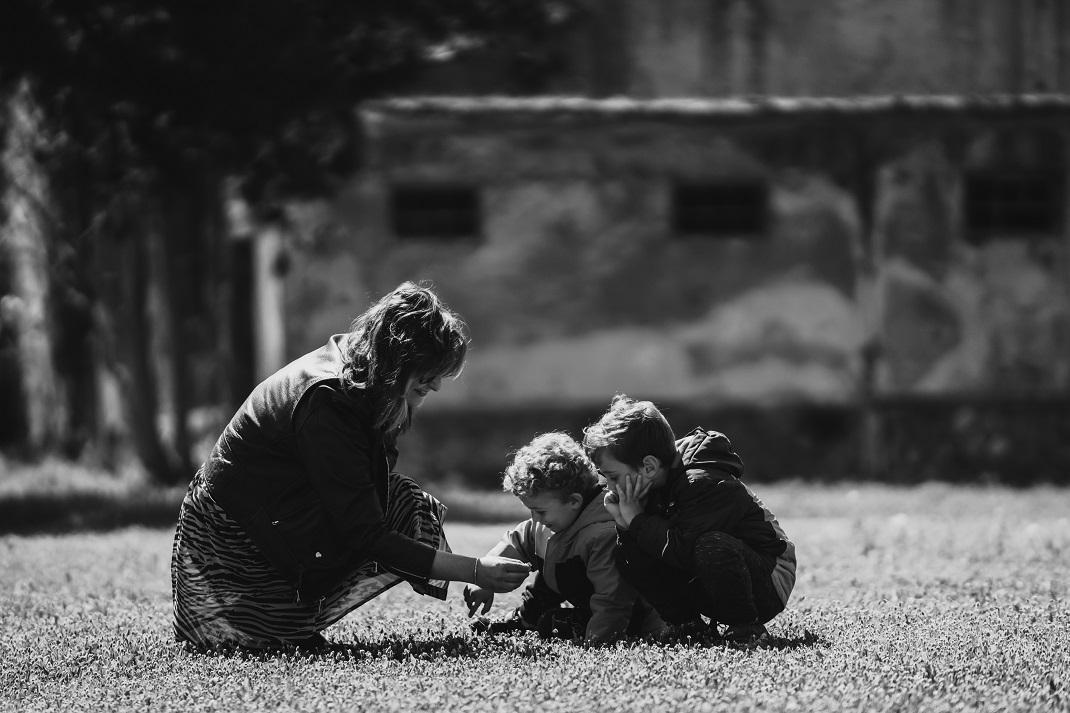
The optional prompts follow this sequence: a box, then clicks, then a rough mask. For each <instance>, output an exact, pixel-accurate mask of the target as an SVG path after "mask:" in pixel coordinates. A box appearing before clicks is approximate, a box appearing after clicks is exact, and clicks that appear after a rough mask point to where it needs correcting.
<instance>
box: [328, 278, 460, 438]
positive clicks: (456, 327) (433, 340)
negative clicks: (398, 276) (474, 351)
mask: <svg viewBox="0 0 1070 713" xmlns="http://www.w3.org/2000/svg"><path fill="white" fill-rule="evenodd" d="M466 332H467V328H466V326H465V324H464V322H463V321H462V320H461V318H460V317H458V316H457V315H456V314H455V313H454V312H453V311H452V310H451V309H450V308H449V307H447V306H446V305H445V304H444V303H443V302H442V301H441V300H440V299H439V298H438V296H437V295H436V294H435V293H434V292H432V291H431V288H430V287H426V286H423V285H417V284H415V283H413V282H403V283H401V284H400V285H398V286H397V288H395V289H394V290H393V291H391V292H389V293H387V294H386V295H383V297H382V298H381V299H380V300H379V301H378V302H376V303H375V304H374V305H372V306H371V307H369V308H368V309H367V310H366V311H365V312H364V313H363V314H361V315H360V316H359V317H357V318H356V319H355V320H353V324H352V326H351V327H350V331H349V334H348V335H346V339H345V341H344V342H343V344H342V350H343V357H344V361H345V366H344V367H343V368H342V385H343V388H344V389H345V390H346V391H351V390H353V389H363V390H364V391H365V392H366V393H368V395H369V396H370V397H371V399H372V403H373V404H374V408H375V412H376V426H378V427H380V428H389V427H391V426H392V425H393V424H395V423H397V422H398V421H399V420H400V418H399V417H400V416H401V415H402V412H403V410H404V409H406V408H407V407H406V404H405V398H404V397H405V388H406V386H408V382H409V378H410V377H415V378H417V379H419V380H422V381H431V380H433V379H435V378H439V377H442V378H446V377H450V376H456V375H457V374H459V373H460V372H461V369H462V368H464V359H465V356H466V355H467V352H468V336H467V333H466ZM410 416H411V414H410Z"/></svg>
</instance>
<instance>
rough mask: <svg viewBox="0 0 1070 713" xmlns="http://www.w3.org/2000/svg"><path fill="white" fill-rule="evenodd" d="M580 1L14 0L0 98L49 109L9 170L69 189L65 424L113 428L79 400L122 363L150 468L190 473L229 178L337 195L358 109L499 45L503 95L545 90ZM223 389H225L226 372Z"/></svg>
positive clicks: (57, 238)
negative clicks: (34, 173)
mask: <svg viewBox="0 0 1070 713" xmlns="http://www.w3.org/2000/svg"><path fill="white" fill-rule="evenodd" d="M569 1H570V0H358V1H353V0H300V1H298V0H255V1H254V0H224V1H222V2H220V1H219V0H211V1H209V0H100V1H98V2H85V0H5V2H4V3H3V6H2V8H0V99H3V100H4V101H6V102H10V101H12V98H14V97H19V98H20V101H26V100H27V97H29V100H30V101H31V103H33V104H34V105H35V106H34V110H35V111H40V112H41V115H42V116H43V117H44V118H43V121H42V122H41V126H42V131H41V135H40V137H39V139H40V140H39V142H38V144H39V145H38V149H37V150H36V151H35V154H34V156H35V160H34V161H32V162H30V163H31V164H32V167H31V168H30V169H27V168H25V167H22V168H19V169H18V171H14V170H13V168H12V167H11V166H7V167H0V168H3V169H5V170H4V171H2V172H0V184H3V183H5V181H6V182H7V183H8V184H10V185H15V184H17V183H19V182H20V181H28V180H29V179H30V176H29V174H28V173H27V171H28V170H39V171H41V172H42V175H47V176H48V177H49V179H51V180H50V181H49V185H51V186H53V191H52V196H53V198H52V200H53V201H54V204H53V205H51V206H48V209H49V210H48V215H49V216H50V222H49V223H48V225H49V226H50V228H49V231H42V234H41V236H39V237H38V238H36V239H37V240H39V241H40V242H41V243H42V245H41V246H40V247H41V250H42V251H44V252H46V253H47V254H48V255H49V256H50V257H49V259H50V261H51V272H50V274H51V277H52V280H53V282H54V284H52V285H51V286H50V287H49V288H48V290H47V292H48V293H49V294H50V295H52V301H53V304H52V306H51V308H50V309H51V312H52V316H53V322H54V328H53V345H52V348H53V350H54V351H55V352H56V353H57V354H58V356H59V358H58V360H57V363H58V364H59V368H60V371H62V372H63V373H62V374H61V375H60V376H61V377H62V378H65V379H67V380H69V381H71V382H72V383H71V384H69V385H68V388H66V389H64V390H62V393H65V394H68V396H69V398H70V399H71V403H72V404H73V405H72V413H73V414H74V415H72V416H71V421H72V424H74V425H71V426H70V428H69V429H68V430H71V431H75V430H79V429H80V432H86V433H89V436H87V437H89V438H92V437H94V436H93V434H94V433H97V434H98V435H99V430H100V429H99V428H96V427H95V426H94V424H93V423H92V421H93V418H94V417H93V415H92V414H82V415H81V416H78V414H77V411H78V410H79V409H81V410H83V411H86V410H87V409H89V408H90V407H89V406H87V404H91V403H92V402H94V401H95V400H99V398H100V394H98V393H94V390H95V389H96V388H97V387H96V386H95V384H96V383H97V380H96V377H95V375H94V373H95V372H94V369H93V368H89V367H87V365H89V364H92V363H93V362H94V360H96V361H100V362H107V363H108V364H109V365H110V366H111V367H112V370H113V371H114V372H115V373H116V374H117V378H118V379H119V381H120V382H121V384H120V386H121V389H122V391H123V394H124V397H125V399H126V402H127V403H126V418H127V421H128V429H129V432H130V433H131V434H132V440H133V441H134V442H135V445H136V448H137V452H138V454H139V456H140V457H141V459H142V461H143V462H144V463H145V464H146V465H147V467H148V468H149V470H150V471H152V472H153V473H155V474H156V475H157V477H158V478H160V479H161V480H179V479H181V478H182V477H188V471H189V467H190V464H189V462H188V461H189V451H190V440H189V436H188V434H187V433H186V431H185V429H186V421H187V415H188V412H189V409H190V407H191V401H193V400H196V398H198V396H197V394H196V393H192V392H191V390H190V383H191V382H190V379H189V372H190V369H191V368H192V367H191V366H190V365H189V363H188V362H189V359H190V356H189V355H190V353H191V352H196V351H197V350H198V349H200V350H201V351H202V352H203V351H205V350H207V351H211V350H213V349H215V350H217V352H218V353H217V354H214V355H210V356H211V357H212V358H211V359H210V361H212V362H220V361H226V360H227V358H228V357H232V354H230V353H229V352H228V349H227V347H226V346H224V347H222V348H221V349H220V348H219V345H220V344H221V343H222V341H223V340H225V338H226V334H225V333H226V332H227V331H228V330H229V329H230V328H231V327H233V326H234V325H233V324H231V323H228V322H227V320H226V318H225V317H221V316H220V313H221V312H225V311H226V310H221V309H220V306H221V305H220V300H219V297H218V291H219V289H220V288H219V285H220V284H223V285H225V283H226V280H227V278H228V273H227V264H226V262H227V260H226V257H227V256H226V247H225V245H224V241H222V240H221V233H222V229H221V227H220V226H221V223H222V222H223V220H222V205H221V203H222V200H223V194H224V190H223V186H224V185H225V184H226V183H227V182H229V181H232V180H233V179H235V178H237V179H239V185H240V186H241V189H242V192H243V194H244V196H245V198H246V199H247V200H248V201H249V202H250V203H251V204H252V205H253V206H254V207H256V208H260V209H261V210H262V212H263V211H266V210H267V209H269V208H271V207H272V206H274V205H277V204H278V203H279V202H281V201H284V200H286V199H287V198H288V197H293V196H296V195H309V194H322V193H326V192H328V191H330V190H331V188H332V187H333V186H334V185H336V183H337V182H338V181H339V180H340V179H344V178H345V176H347V175H348V174H349V173H350V172H351V171H352V170H353V169H354V167H355V162H357V161H358V160H359V151H358V147H359V137H358V136H357V135H356V130H357V127H356V119H355V111H354V110H355V107H356V105H357V104H358V103H359V102H360V101H361V100H363V99H366V98H369V97H372V96H376V95H381V94H384V93H395V92H401V91H404V88H405V87H406V86H407V83H408V82H410V81H411V80H413V79H415V78H417V77H418V76H419V74H420V72H421V70H422V69H423V68H425V67H427V66H428V65H430V64H434V63H440V62H444V61H449V60H450V59H451V58H455V57H457V56H461V55H464V54H466V53H474V52H475V53H478V52H484V53H490V54H493V56H494V57H495V61H496V62H497V63H498V64H499V65H501V66H502V67H505V69H506V71H504V72H503V73H502V74H503V76H504V78H505V80H506V81H505V83H504V84H503V87H502V89H503V90H505V91H510V90H517V91H522V90H525V89H530V88H531V87H532V86H534V85H535V84H537V82H538V81H539V76H540V74H544V73H545V72H547V71H549V70H550V69H552V67H553V64H554V60H555V58H554V51H555V50H554V47H555V45H554V42H552V41H551V40H552V37H553V34H554V32H555V30H556V28H558V27H559V26H561V25H562V24H563V23H565V22H567V21H568V20H569V19H570V17H571V16H572V14H573V10H574V8H573V7H572V5H571V4H569ZM2 123H3V122H2V121H0V124H2ZM5 130H6V129H5V127H4V126H2V125H0V132H4V131H5ZM15 188H16V189H17V188H18V186H17V185H15ZM11 195H16V196H17V195H18V192H17V191H16V192H15V193H12V194H11ZM0 222H8V221H6V218H5V216H2V215H0ZM46 233H47V234H46ZM46 243H47V244H46ZM0 248H2V246H0ZM0 253H3V250H2V249H0ZM3 264H4V255H3V254H0V268H2V266H3ZM2 277H3V276H2V275H0V278H2ZM3 283H4V280H3V279H0V285H2V284H3ZM151 304H157V306H156V307H155V310H156V311H155V312H154V313H153V314H149V310H150V305H151ZM232 321H233V320H232ZM206 325H207V326H206ZM221 334H222V335H223V336H222V337H221V336H220V335H221ZM161 345H162V346H161ZM161 351H162V352H166V359H165V360H166V361H167V362H168V363H167V365H165V366H161V365H160V364H159V363H158V362H160V361H161V359H160V353H161ZM72 355H74V356H73V357H72ZM34 368H35V365H34V364H33V363H23V364H22V369H23V371H24V372H27V371H28V370H33V369H34ZM226 371H227V369H226V368H221V369H220V373H221V374H223V376H222V377H221V378H222V379H223V380H224V381H225V378H226ZM74 382H76V383H74ZM161 392H166V393H165V394H164V395H165V396H166V398H162V399H160V398H158V396H159V395H160V393H161ZM216 393H217V394H219V395H221V396H220V401H224V402H225V401H226V400H228V399H227V396H229V388H228V385H227V384H225V383H217V384H216ZM162 402H168V403H169V408H170V409H171V410H172V411H173V413H171V422H172V426H171V428H170V431H169V434H170V435H168V436H167V437H166V438H165V437H164V436H163V435H162V433H161V430H160V429H159V428H158V426H157V421H158V419H159V416H160V411H161V410H165V407H164V405H163V403H162ZM78 423H80V424H81V426H77V424H78ZM0 435H2V434H0ZM105 436H106V434H105ZM76 440H77V439H76ZM164 441H169V442H168V443H164ZM71 450H73V451H77V450H78V448H77V447H75V448H72V449H71Z"/></svg>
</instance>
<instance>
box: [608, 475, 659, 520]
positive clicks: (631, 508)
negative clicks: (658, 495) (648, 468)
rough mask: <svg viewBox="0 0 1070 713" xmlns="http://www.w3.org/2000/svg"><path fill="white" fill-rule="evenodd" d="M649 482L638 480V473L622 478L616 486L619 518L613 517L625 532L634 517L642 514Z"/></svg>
mask: <svg viewBox="0 0 1070 713" xmlns="http://www.w3.org/2000/svg"><path fill="white" fill-rule="evenodd" d="M650 485H651V481H649V480H647V479H644V478H640V477H639V474H638V473H632V474H628V475H626V476H624V477H623V478H621V479H620V480H619V481H618V484H617V503H618V509H619V511H620V516H619V517H617V516H614V518H613V519H615V520H617V523H618V524H621V523H623V524H621V527H623V528H624V529H625V530H627V529H628V526H629V525H631V524H632V520H633V519H635V516H636V515H638V514H639V513H641V512H643V504H644V502H645V501H646V496H647V493H649V492H650Z"/></svg>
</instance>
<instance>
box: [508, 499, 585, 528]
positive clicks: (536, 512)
mask: <svg viewBox="0 0 1070 713" xmlns="http://www.w3.org/2000/svg"><path fill="white" fill-rule="evenodd" d="M519 497H520V502H522V503H524V507H526V508H527V509H528V510H530V511H531V519H532V520H534V521H535V522H537V523H541V524H542V525H544V526H546V527H548V528H549V529H550V531H551V532H561V531H562V530H566V529H568V526H569V525H571V524H572V523H574V522H575V521H576V518H577V517H579V514H580V510H582V509H583V496H582V495H580V494H579V493H568V494H566V493H559V492H553V491H550V492H546V493H539V494H538V495H520V496H519Z"/></svg>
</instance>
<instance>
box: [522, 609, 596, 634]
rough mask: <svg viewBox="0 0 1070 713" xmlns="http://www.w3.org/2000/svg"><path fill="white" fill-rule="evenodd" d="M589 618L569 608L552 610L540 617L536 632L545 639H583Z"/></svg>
mask: <svg viewBox="0 0 1070 713" xmlns="http://www.w3.org/2000/svg"><path fill="white" fill-rule="evenodd" d="M589 618H590V617H588V616H585V615H584V612H580V611H579V610H577V609H571V608H569V607H562V608H560V609H551V610H550V611H548V612H544V613H543V615H542V616H540V617H539V623H538V625H537V626H536V627H535V630H536V631H538V632H539V636H541V637H542V638H544V639H569V640H577V639H582V638H583V636H584V634H585V632H586V631H587V621H588V619H589Z"/></svg>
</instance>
